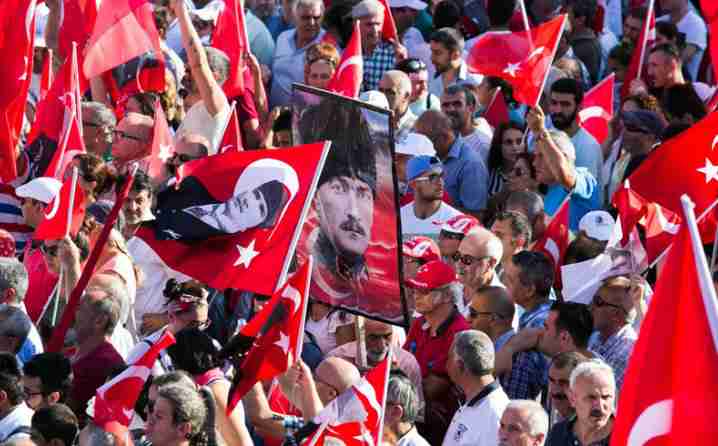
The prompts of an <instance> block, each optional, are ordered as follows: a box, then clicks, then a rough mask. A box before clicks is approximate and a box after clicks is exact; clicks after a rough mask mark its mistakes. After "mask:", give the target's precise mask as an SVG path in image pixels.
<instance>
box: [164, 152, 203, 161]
mask: <svg viewBox="0 0 718 446" xmlns="http://www.w3.org/2000/svg"><path fill="white" fill-rule="evenodd" d="M170 159H172V160H176V159H179V160H180V162H181V163H188V162H190V161H194V160H196V159H197V158H195V157H193V156H190V155H187V154H186V153H177V152H175V153H174V155H172V158H170Z"/></svg>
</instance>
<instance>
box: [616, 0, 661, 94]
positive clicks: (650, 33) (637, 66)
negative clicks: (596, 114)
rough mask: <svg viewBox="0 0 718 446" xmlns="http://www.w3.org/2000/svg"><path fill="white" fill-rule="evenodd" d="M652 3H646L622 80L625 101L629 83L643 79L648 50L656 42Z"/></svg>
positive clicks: (653, 6)
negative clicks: (642, 19)
mask: <svg viewBox="0 0 718 446" xmlns="http://www.w3.org/2000/svg"><path fill="white" fill-rule="evenodd" d="M654 3H655V0H649V1H648V13H647V14H646V20H645V21H644V22H643V27H642V28H641V34H640V36H639V37H638V42H637V44H636V47H635V48H634V49H633V55H632V56H631V63H630V64H629V65H628V70H627V71H626V76H625V77H624V79H623V86H622V87H621V98H622V99H626V98H627V97H628V96H629V95H630V93H629V91H630V89H631V82H632V81H633V80H634V79H641V78H643V73H644V71H645V65H646V60H647V59H648V50H649V48H651V46H652V45H653V42H654V41H655V40H656V11H655V5H654Z"/></svg>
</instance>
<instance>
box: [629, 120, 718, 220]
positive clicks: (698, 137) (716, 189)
mask: <svg viewBox="0 0 718 446" xmlns="http://www.w3.org/2000/svg"><path fill="white" fill-rule="evenodd" d="M717 129H718V113H716V112H713V113H711V114H710V115H708V116H707V117H705V118H704V119H702V120H700V121H699V122H698V123H697V124H695V125H693V126H692V127H691V128H690V129H688V130H686V131H684V132H681V133H680V134H678V136H675V137H674V138H671V139H669V140H668V141H665V142H663V143H662V144H661V145H660V146H659V147H657V148H656V149H654V150H653V151H652V152H651V153H650V154H649V155H648V158H646V160H645V161H643V162H642V163H641V165H640V166H638V168H637V169H636V170H635V171H634V172H633V173H632V174H631V176H630V177H629V180H630V181H631V187H632V188H633V189H634V190H635V191H636V192H638V193H639V194H640V195H641V196H643V197H644V198H645V199H646V200H648V201H651V202H655V203H658V204H660V205H661V206H663V207H664V208H667V209H669V210H671V211H673V212H675V213H680V212H681V204H680V197H681V195H682V194H688V195H690V197H691V199H692V200H693V201H694V202H695V204H696V213H697V214H701V213H702V212H703V211H704V210H706V209H707V208H708V207H709V206H710V205H711V204H712V203H713V202H714V201H715V200H716V197H718V152H717V151H716V150H715V147H716V146H717V145H718V130H717Z"/></svg>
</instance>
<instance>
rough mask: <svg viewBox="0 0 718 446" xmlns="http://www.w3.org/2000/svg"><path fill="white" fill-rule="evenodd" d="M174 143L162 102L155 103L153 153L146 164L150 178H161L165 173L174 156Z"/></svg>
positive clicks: (146, 159) (146, 160)
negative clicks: (166, 165)
mask: <svg viewBox="0 0 718 446" xmlns="http://www.w3.org/2000/svg"><path fill="white" fill-rule="evenodd" d="M174 153H175V149H174V142H173V140H172V134H171V133H170V129H169V126H168V125H167V118H165V112H164V111H163V110H162V105H160V101H159V100H158V101H156V102H155V127H154V129H153V132H152V151H151V153H150V156H149V157H148V158H145V160H144V162H145V163H146V165H147V168H146V171H147V175H149V176H150V178H160V177H162V175H163V173H164V168H165V167H164V166H165V164H167V161H169V159H170V158H172V155H174Z"/></svg>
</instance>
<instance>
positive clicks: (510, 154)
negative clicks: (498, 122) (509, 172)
mask: <svg viewBox="0 0 718 446" xmlns="http://www.w3.org/2000/svg"><path fill="white" fill-rule="evenodd" d="M525 152H526V145H525V144H524V134H523V132H521V131H520V130H517V129H506V130H504V133H503V134H502V135H501V156H502V157H503V158H504V160H506V161H508V162H509V164H510V165H513V164H514V163H515V162H516V158H517V157H518V155H520V154H522V153H525Z"/></svg>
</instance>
